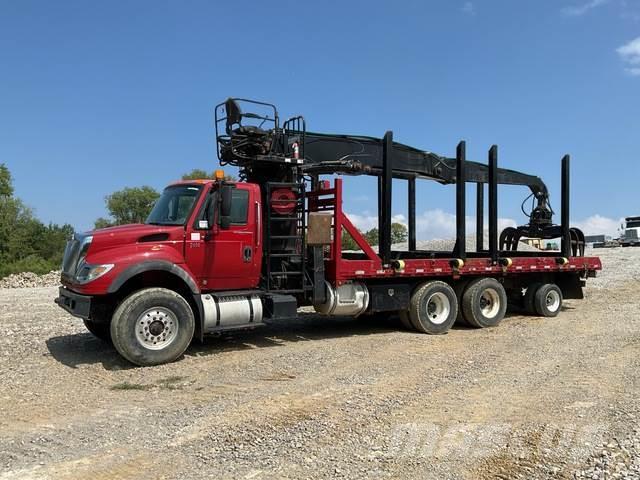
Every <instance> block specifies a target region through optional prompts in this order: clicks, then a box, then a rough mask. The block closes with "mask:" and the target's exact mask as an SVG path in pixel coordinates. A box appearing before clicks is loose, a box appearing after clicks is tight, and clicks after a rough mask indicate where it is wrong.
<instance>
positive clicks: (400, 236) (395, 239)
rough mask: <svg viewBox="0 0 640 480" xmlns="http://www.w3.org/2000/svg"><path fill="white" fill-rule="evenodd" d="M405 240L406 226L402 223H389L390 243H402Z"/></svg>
mask: <svg viewBox="0 0 640 480" xmlns="http://www.w3.org/2000/svg"><path fill="white" fill-rule="evenodd" d="M406 241H407V226H406V225H403V224H402V223H396V222H394V223H392V224H391V243H392V244H393V243H402V242H406Z"/></svg>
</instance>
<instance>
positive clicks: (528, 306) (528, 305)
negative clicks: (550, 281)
mask: <svg viewBox="0 0 640 480" xmlns="http://www.w3.org/2000/svg"><path fill="white" fill-rule="evenodd" d="M542 285H543V283H541V282H536V283H532V284H531V285H529V286H528V287H527V291H526V292H525V293H524V300H523V303H524V309H525V310H526V312H527V313H528V314H530V315H537V314H538V312H536V307H535V305H534V301H535V298H536V292H537V291H538V289H539V288H540V287H541V286H542Z"/></svg>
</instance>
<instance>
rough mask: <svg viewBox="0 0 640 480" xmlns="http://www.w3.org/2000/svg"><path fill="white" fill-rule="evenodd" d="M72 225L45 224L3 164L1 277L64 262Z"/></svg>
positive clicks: (47, 269)
mask: <svg viewBox="0 0 640 480" xmlns="http://www.w3.org/2000/svg"><path fill="white" fill-rule="evenodd" d="M72 234H73V227H72V226H71V225H68V224H65V225H57V224H54V223H49V224H48V225H45V224H44V223H42V222H41V221H40V220H38V219H37V218H36V217H35V216H34V214H33V211H32V210H31V209H30V208H29V207H27V206H26V205H25V204H24V203H23V202H22V200H20V199H19V198H17V197H16V196H15V195H14V190H13V180H12V178H11V172H9V169H8V168H7V166H6V165H4V164H0V278H2V277H5V276H7V275H9V274H11V273H18V272H34V273H47V272H50V271H51V270H57V269H59V268H60V264H61V263H62V255H63V253H64V247H65V244H66V242H67V240H68V239H69V237H70V236H71V235H72Z"/></svg>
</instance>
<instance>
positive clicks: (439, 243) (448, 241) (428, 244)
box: [393, 235, 540, 252]
mask: <svg viewBox="0 0 640 480" xmlns="http://www.w3.org/2000/svg"><path fill="white" fill-rule="evenodd" d="M455 244H456V239H455V238H445V239H441V238H435V239H432V240H418V241H416V247H417V248H418V250H434V251H444V252H446V251H452V250H453V247H454V246H455ZM408 248H409V246H408V243H407V242H403V243H396V244H394V245H393V249H394V250H407V249H408ZM484 248H489V236H488V235H487V236H485V237H484ZM466 249H467V251H468V252H475V251H476V236H475V235H469V236H467V242H466ZM518 250H519V251H522V252H539V251H540V250H539V249H537V248H535V247H532V246H530V245H528V244H526V243H524V242H520V244H519V245H518Z"/></svg>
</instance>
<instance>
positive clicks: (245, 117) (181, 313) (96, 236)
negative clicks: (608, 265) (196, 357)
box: [56, 99, 601, 365]
mask: <svg viewBox="0 0 640 480" xmlns="http://www.w3.org/2000/svg"><path fill="white" fill-rule="evenodd" d="M243 102H244V103H245V104H248V105H251V106H253V107H255V110H258V111H259V112H258V113H256V112H251V113H243V112H242V110H241V108H240V106H241V105H242V103H243ZM215 115H216V118H215V124H216V138H217V142H218V156H219V159H220V163H221V165H223V166H224V165H227V164H231V165H234V166H237V167H238V168H239V172H240V177H241V181H238V182H229V181H225V180H224V173H223V172H222V171H217V172H216V177H217V178H216V179H215V180H194V181H181V182H177V183H174V184H171V185H169V186H168V187H167V188H166V189H165V190H164V192H163V193H162V195H161V197H160V198H159V200H158V201H157V203H156V205H155V206H154V208H153V210H152V211H151V214H150V215H149V217H148V219H147V221H146V223H145V224H136V225H124V226H118V227H111V228H106V229H100V230H95V231H93V232H89V233H83V234H80V233H76V234H75V235H74V238H73V239H72V240H70V241H69V242H68V244H67V247H66V251H65V254H64V260H63V268H62V270H63V271H62V286H61V287H60V291H59V296H58V298H56V303H57V304H58V305H60V306H61V307H62V308H64V309H65V310H66V311H68V312H69V313H71V314H72V315H74V316H76V317H79V318H82V319H83V320H84V323H85V325H86V327H87V329H88V330H89V331H90V332H92V333H93V334H94V335H96V336H97V337H99V338H101V339H104V340H108V341H112V342H113V344H114V346H115V347H116V349H117V350H118V352H119V353H120V354H121V355H122V356H123V357H124V358H126V359H127V360H129V361H130V362H132V363H134V364H137V365H157V364H161V363H166V362H171V361H173V360H175V359H177V358H179V357H180V356H181V355H182V354H183V352H184V351H185V350H186V348H187V347H188V346H189V344H190V343H191V342H192V340H193V339H194V337H197V338H199V339H202V338H203V336H204V335H206V334H210V333H216V332H221V331H226V330H232V329H244V328H254V327H257V326H260V325H264V324H265V323H268V322H269V320H272V319H283V318H292V317H295V316H296V314H297V310H298V307H300V306H305V305H312V306H313V307H314V308H315V310H316V311H317V312H319V313H321V314H324V315H338V316H358V315H363V314H371V313H378V312H389V313H398V314H399V315H400V318H401V320H402V323H403V324H404V325H405V327H406V328H408V329H412V330H415V331H418V332H422V333H429V334H440V333H444V332H446V331H447V330H449V329H450V328H451V326H452V325H453V324H454V322H456V320H458V321H460V322H464V323H466V324H468V325H470V326H473V327H477V328H483V327H491V326H495V325H497V324H498V323H499V322H500V321H501V320H502V319H503V318H504V316H505V312H506V310H507V307H508V306H516V307H518V308H524V309H525V310H527V311H528V312H530V313H532V314H537V315H542V316H548V317H551V316H555V315H557V314H558V313H559V312H560V310H561V308H562V302H563V299H566V298H571V299H576V298H583V291H582V289H583V286H584V284H585V281H586V279H587V278H588V277H593V276H595V275H596V271H597V270H599V269H601V263H600V260H599V259H598V258H595V257H585V256H584V235H582V232H580V231H579V230H578V229H575V228H570V226H569V158H568V156H567V157H565V158H564V159H563V162H562V211H561V216H562V221H561V224H560V225H555V224H553V223H552V221H551V219H552V211H551V208H550V206H549V194H548V191H547V188H546V186H545V185H544V183H543V182H542V181H541V180H540V179H539V178H538V177H535V176H531V175H527V174H524V173H521V172H516V171H513V170H505V169H500V168H498V167H497V148H496V147H492V148H491V150H490V151H489V158H488V160H489V161H488V165H484V164H480V163H477V162H471V161H468V160H466V158H465V157H466V154H465V144H464V142H461V143H460V144H459V145H458V149H457V152H456V157H455V158H446V157H441V156H438V155H436V154H433V153H431V152H426V151H422V150H418V149H415V148H413V147H409V146H407V145H403V144H400V143H396V142H394V141H393V138H392V134H391V132H387V134H386V135H385V136H384V138H382V139H379V138H373V137H363V136H353V135H328V134H321V133H312V132H307V131H306V125H305V121H304V119H303V118H302V117H293V118H291V119H289V120H287V121H286V122H284V123H283V124H282V125H280V121H279V117H278V112H277V110H276V108H275V106H273V105H270V104H265V103H260V102H252V101H249V100H242V99H229V100H227V101H225V102H223V103H221V104H220V105H218V106H217V107H216V109H215ZM249 123H253V124H252V125H250V124H249ZM265 123H267V124H269V125H268V127H270V128H266V127H265ZM337 174H346V175H360V174H364V175H374V176H377V177H378V207H379V215H380V216H379V235H380V236H379V248H378V251H375V250H374V249H373V248H372V247H371V246H370V245H369V244H368V243H367V241H366V240H365V239H364V237H363V236H362V235H361V234H360V232H359V231H358V230H357V229H356V228H355V227H354V225H353V224H352V223H351V222H350V220H349V218H348V217H347V216H346V215H345V214H344V212H343V210H342V188H343V187H342V179H341V178H334V179H333V180H332V181H329V180H326V179H322V178H321V177H322V176H323V175H337ZM393 178H400V179H404V180H406V181H407V182H408V248H407V249H406V250H404V249H403V250H401V251H399V250H395V249H394V248H393V246H392V245H391V241H390V239H391V188H392V179H393ZM417 179H427V180H435V181H438V182H440V183H442V184H455V185H456V193H457V195H456V215H457V219H458V222H457V230H456V245H455V247H454V249H453V251H447V252H441V251H425V250H419V249H417V248H416V232H415V230H416V228H415V226H416V220H415V192H416V180H417ZM468 183H475V184H476V185H477V190H476V200H477V205H476V232H475V236H476V248H475V249H474V251H469V252H468V251H467V248H466V243H467V242H466V239H467V235H466V226H465V224H466V222H465V219H466V212H465V205H466V197H465V195H466V186H467V184H468ZM499 184H516V185H524V186H526V187H528V188H529V189H530V191H531V193H530V197H532V198H533V201H534V207H533V209H532V211H531V214H530V215H529V221H528V223H527V224H525V225H523V226H520V227H517V228H507V229H505V230H503V231H502V232H501V233H500V235H498V227H497V225H498V223H497V222H498V217H497V203H498V189H497V186H498V185H499ZM485 186H486V188H485ZM485 189H488V197H489V198H488V202H485V201H484V192H485ZM485 203H488V215H487V216H488V237H489V238H488V245H487V248H485V245H484V239H485V229H484V218H485V213H484V206H485ZM343 235H350V236H351V237H352V238H353V240H354V241H355V242H356V243H357V245H358V246H359V248H360V250H359V251H355V252H353V251H352V252H343V251H342V248H341V245H342V236H343ZM521 237H529V238H544V239H550V238H560V239H561V245H562V247H561V251H560V252H543V251H540V252H530V251H519V250H518V246H519V245H520V241H519V240H520V238H521Z"/></svg>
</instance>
